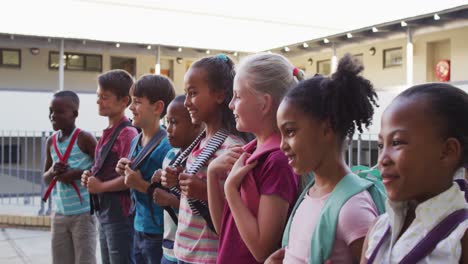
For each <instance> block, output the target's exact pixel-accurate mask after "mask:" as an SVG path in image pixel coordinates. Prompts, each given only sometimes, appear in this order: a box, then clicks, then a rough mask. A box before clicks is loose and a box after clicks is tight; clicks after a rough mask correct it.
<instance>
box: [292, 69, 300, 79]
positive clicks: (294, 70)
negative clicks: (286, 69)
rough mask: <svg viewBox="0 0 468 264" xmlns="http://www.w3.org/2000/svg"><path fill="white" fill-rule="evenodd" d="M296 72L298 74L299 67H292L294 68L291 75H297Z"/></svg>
mask: <svg viewBox="0 0 468 264" xmlns="http://www.w3.org/2000/svg"><path fill="white" fill-rule="evenodd" d="M298 74H299V68H297V67H294V69H293V76H295V77H297V75H298Z"/></svg>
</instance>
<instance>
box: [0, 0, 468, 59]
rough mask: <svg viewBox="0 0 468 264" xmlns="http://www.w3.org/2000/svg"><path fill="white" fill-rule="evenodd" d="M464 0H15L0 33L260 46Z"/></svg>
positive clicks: (247, 49) (219, 46) (335, 31)
mask: <svg viewBox="0 0 468 264" xmlns="http://www.w3.org/2000/svg"><path fill="white" fill-rule="evenodd" d="M6 1H8V0H6ZM466 4H468V0H443V1H441V0H392V1H382V0H372V1H371V0H353V1H347V0H346V1H345V0H327V1H316V0H289V1H275V0H269V1H266V0H236V1H231V0H216V1H215V0H190V1H189V0H172V1H167V0H165V1H162V0H133V1H128V0H127V1H126V0H41V1H37V0H14V1H8V4H7V5H6V7H7V9H5V10H8V11H7V12H2V15H1V16H0V33H9V34H23V35H38V36H47V37H66V38H77V39H88V40H101V41H113V42H114V41H115V42H122V43H125V42H128V43H140V44H153V45H154V44H161V45H169V46H175V47H192V48H201V49H218V50H226V51H241V52H258V51H265V50H269V49H272V48H276V47H281V46H284V45H288V44H292V43H298V42H302V41H306V40H311V39H316V38H321V37H324V36H328V35H333V34H338V33H344V32H346V31H350V30H353V29H358V28H362V27H367V26H371V25H374V24H379V23H384V22H389V21H394V20H399V19H403V18H407V17H412V16H416V15H421V14H426V13H431V12H436V11H440V10H444V9H448V8H453V7H456V6H460V5H466ZM4 6H5V5H4Z"/></svg>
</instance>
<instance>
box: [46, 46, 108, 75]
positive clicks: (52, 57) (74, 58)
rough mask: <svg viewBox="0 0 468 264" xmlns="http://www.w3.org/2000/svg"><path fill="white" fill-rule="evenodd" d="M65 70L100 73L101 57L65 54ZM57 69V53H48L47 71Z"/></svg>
mask: <svg viewBox="0 0 468 264" xmlns="http://www.w3.org/2000/svg"><path fill="white" fill-rule="evenodd" d="M63 59H64V64H65V70H70V71H92V72H102V56H101V55H94V54H79V53H68V52H65V54H64V56H63ZM58 67H59V53H58V52H56V51H51V52H50V53H49V69H52V70H57V69H58Z"/></svg>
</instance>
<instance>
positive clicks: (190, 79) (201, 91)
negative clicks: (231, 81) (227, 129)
mask: <svg viewBox="0 0 468 264" xmlns="http://www.w3.org/2000/svg"><path fill="white" fill-rule="evenodd" d="M206 78H207V76H206V72H205V70H203V69H199V68H191V69H189V71H188V72H187V73H186V74H185V78H184V79H185V80H184V81H185V93H186V94H187V97H186V99H185V102H184V105H185V107H186V108H187V110H188V111H189V114H190V118H191V119H192V123H194V124H200V123H202V122H205V123H206V122H209V121H210V120H211V119H212V118H214V117H216V116H218V115H217V114H218V112H219V105H220V104H221V103H222V102H223V100H224V95H223V93H220V92H214V91H212V90H211V89H210V88H209V87H208V82H207V80H206Z"/></svg>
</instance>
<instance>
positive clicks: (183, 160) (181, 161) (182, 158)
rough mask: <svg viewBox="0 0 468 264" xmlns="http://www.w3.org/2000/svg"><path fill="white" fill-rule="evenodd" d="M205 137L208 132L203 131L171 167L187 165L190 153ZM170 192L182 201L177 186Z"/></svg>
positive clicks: (174, 160) (173, 161)
mask: <svg viewBox="0 0 468 264" xmlns="http://www.w3.org/2000/svg"><path fill="white" fill-rule="evenodd" d="M205 136H206V131H205V130H203V131H202V132H201V133H200V135H198V137H197V138H196V139H195V140H194V141H193V142H192V144H190V146H189V147H188V148H186V149H185V150H184V151H183V152H182V153H180V154H179V155H177V157H175V158H174V159H173V160H172V161H171V163H170V164H169V166H173V167H178V166H182V165H183V164H185V163H186V162H187V158H188V156H189V155H190V153H191V152H192V150H193V149H194V148H195V146H197V145H198V143H200V141H201V140H202V139H203V138H205ZM184 167H185V165H184ZM170 191H171V193H172V194H174V195H175V196H177V198H178V199H180V194H181V192H180V190H179V188H178V187H177V186H174V187H171V188H170Z"/></svg>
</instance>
